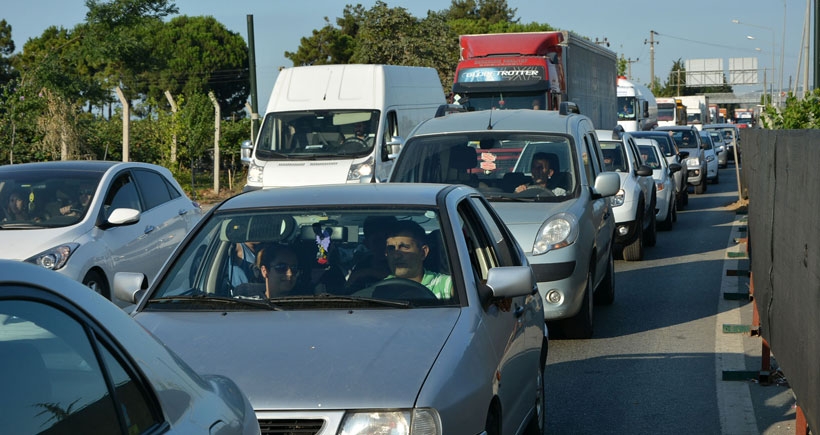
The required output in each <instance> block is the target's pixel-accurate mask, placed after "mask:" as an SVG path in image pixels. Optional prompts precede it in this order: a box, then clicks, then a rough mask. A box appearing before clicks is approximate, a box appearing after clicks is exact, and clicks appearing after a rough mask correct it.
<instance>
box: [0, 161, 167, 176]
mask: <svg viewBox="0 0 820 435" xmlns="http://www.w3.org/2000/svg"><path fill="white" fill-rule="evenodd" d="M115 166H127V167H145V168H154V169H160V168H162V169H167V168H164V167H162V166H157V165H153V164H150V163H139V162H118V161H109V160H56V161H51V162H31V163H17V164H9V165H2V166H0V172H7V173H10V172H31V171H85V172H99V173H104V172H106V171H108V170H109V169H111V168H113V167H115Z"/></svg>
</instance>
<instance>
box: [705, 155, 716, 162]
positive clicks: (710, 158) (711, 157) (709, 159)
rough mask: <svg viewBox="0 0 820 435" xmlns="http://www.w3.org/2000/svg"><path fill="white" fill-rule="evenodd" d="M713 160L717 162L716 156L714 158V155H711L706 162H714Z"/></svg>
mask: <svg viewBox="0 0 820 435" xmlns="http://www.w3.org/2000/svg"><path fill="white" fill-rule="evenodd" d="M713 160H715V156H713V155H711V154H710V155H708V156H706V161H707V162H711V161H713Z"/></svg>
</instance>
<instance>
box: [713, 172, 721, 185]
mask: <svg viewBox="0 0 820 435" xmlns="http://www.w3.org/2000/svg"><path fill="white" fill-rule="evenodd" d="M712 183H713V184H718V183H720V174H715V179H714V180H712Z"/></svg>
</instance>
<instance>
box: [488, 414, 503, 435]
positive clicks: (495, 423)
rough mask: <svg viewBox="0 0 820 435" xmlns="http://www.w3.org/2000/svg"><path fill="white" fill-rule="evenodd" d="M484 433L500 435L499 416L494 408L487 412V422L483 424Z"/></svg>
mask: <svg viewBox="0 0 820 435" xmlns="http://www.w3.org/2000/svg"><path fill="white" fill-rule="evenodd" d="M484 433H485V434H487V435H501V416H500V415H498V411H497V410H496V409H495V407H491V408H490V409H488V410H487V420H485V422H484Z"/></svg>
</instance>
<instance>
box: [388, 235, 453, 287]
mask: <svg viewBox="0 0 820 435" xmlns="http://www.w3.org/2000/svg"><path fill="white" fill-rule="evenodd" d="M426 239H427V235H426V233H425V232H424V228H422V227H421V225H419V224H417V223H415V222H413V221H404V220H403V221H398V222H397V223H396V225H395V226H394V227H393V228H391V229H390V230H389V231H388V233H387V240H386V243H385V255H386V256H387V265H388V267H389V268H390V275H388V276H387V277H386V278H385V279H391V278H404V279H409V280H412V281H416V282H418V283H421V284H422V285H424V286H425V287H427V288H428V289H430V291H432V292H433V294H435V295H436V297H437V298H439V299H449V298H450V297H451V296H452V293H453V280H452V278H451V277H450V275H447V274H443V273H438V272H433V271H430V270H427V269H425V268H424V259H425V258H427V256H428V255H429V254H430V246H429V245H428V244H427V240H426Z"/></svg>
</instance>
